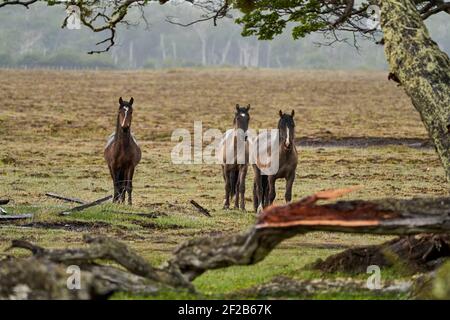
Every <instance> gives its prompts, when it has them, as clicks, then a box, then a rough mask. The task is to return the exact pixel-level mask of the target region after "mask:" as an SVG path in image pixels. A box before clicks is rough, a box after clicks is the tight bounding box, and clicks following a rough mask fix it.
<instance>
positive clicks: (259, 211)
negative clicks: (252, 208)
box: [256, 205, 263, 214]
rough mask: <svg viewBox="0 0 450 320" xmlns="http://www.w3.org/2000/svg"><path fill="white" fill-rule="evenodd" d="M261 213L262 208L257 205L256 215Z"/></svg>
mask: <svg viewBox="0 0 450 320" xmlns="http://www.w3.org/2000/svg"><path fill="white" fill-rule="evenodd" d="M262 211H263V206H262V205H259V206H258V209H257V210H256V213H257V214H260V213H261V212H262Z"/></svg>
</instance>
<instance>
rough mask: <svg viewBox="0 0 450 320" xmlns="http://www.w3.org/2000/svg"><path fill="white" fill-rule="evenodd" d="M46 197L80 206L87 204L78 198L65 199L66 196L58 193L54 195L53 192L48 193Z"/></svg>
mask: <svg viewBox="0 0 450 320" xmlns="http://www.w3.org/2000/svg"><path fill="white" fill-rule="evenodd" d="M45 195H46V196H47V197H50V198H54V199H58V200H63V201H67V202H74V203H78V204H85V203H86V201H83V200H81V199H77V198H69V197H65V196H61V195H59V194H56V193H52V192H47V193H45Z"/></svg>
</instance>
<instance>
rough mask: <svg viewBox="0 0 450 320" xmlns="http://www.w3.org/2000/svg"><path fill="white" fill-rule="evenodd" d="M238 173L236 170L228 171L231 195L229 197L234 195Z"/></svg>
mask: <svg viewBox="0 0 450 320" xmlns="http://www.w3.org/2000/svg"><path fill="white" fill-rule="evenodd" d="M238 174H239V171H237V170H231V171H230V172H229V177H228V178H229V179H230V186H231V190H230V195H231V197H234V195H235V194H236V192H237V190H236V185H237V182H238Z"/></svg>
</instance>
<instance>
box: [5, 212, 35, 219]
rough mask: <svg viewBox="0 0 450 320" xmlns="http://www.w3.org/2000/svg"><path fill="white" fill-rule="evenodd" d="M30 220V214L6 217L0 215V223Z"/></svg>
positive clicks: (31, 216) (31, 215)
mask: <svg viewBox="0 0 450 320" xmlns="http://www.w3.org/2000/svg"><path fill="white" fill-rule="evenodd" d="M30 218H33V214H32V213H25V214H8V215H1V216H0V221H10V220H21V219H30Z"/></svg>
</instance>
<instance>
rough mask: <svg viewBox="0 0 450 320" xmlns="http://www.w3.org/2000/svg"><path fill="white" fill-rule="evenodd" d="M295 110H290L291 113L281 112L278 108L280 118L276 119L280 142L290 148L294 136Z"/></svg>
mask: <svg viewBox="0 0 450 320" xmlns="http://www.w3.org/2000/svg"><path fill="white" fill-rule="evenodd" d="M294 114H295V111H294V110H292V112H291V114H289V113H283V111H281V110H280V120H279V121H278V130H279V132H280V142H282V143H283V146H284V147H285V148H286V149H291V148H292V145H293V143H294V138H295V136H294V135H295V122H294Z"/></svg>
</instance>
